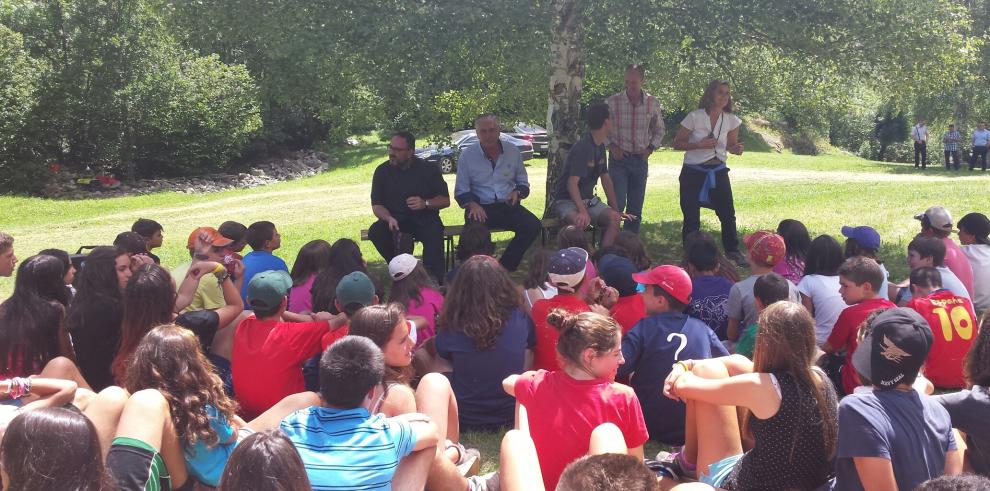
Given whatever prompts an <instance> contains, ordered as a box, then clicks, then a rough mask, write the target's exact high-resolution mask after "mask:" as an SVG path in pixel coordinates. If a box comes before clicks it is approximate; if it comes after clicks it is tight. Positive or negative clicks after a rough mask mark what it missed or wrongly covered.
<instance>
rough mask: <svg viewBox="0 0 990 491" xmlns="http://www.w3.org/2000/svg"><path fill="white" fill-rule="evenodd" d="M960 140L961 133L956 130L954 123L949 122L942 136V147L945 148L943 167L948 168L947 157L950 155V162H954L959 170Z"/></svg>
mask: <svg viewBox="0 0 990 491" xmlns="http://www.w3.org/2000/svg"><path fill="white" fill-rule="evenodd" d="M960 141H962V135H961V134H959V132H958V131H956V125H954V124H950V125H949V131H946V132H945V136H943V137H942V148H943V149H944V150H945V168H946V170H948V169H949V157H952V162H953V163H954V164H955V169H956V170H959V142H960Z"/></svg>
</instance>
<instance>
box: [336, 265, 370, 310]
mask: <svg viewBox="0 0 990 491" xmlns="http://www.w3.org/2000/svg"><path fill="white" fill-rule="evenodd" d="M336 293H337V301H338V302H340V305H341V306H344V307H346V306H348V305H351V304H354V303H356V304H360V305H364V306H368V305H371V302H373V301H374V300H375V285H374V283H372V282H371V278H368V275H366V274H364V273H362V272H360V271H355V272H353V273H351V274H349V275H347V276H345V277H343V278H341V279H340V282H339V283H337V292H336Z"/></svg>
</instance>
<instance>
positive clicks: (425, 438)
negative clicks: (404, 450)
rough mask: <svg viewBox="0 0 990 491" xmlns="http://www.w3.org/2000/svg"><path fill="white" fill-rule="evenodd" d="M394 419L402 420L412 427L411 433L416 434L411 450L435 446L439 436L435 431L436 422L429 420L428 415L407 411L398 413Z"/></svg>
mask: <svg viewBox="0 0 990 491" xmlns="http://www.w3.org/2000/svg"><path fill="white" fill-rule="evenodd" d="M394 419H399V420H403V421H405V422H406V423H408V424H409V427H410V428H412V431H413V433H414V434H415V435H416V445H415V446H413V452H415V451H417V450H423V449H427V448H436V446H437V442H438V441H440V437H439V433H438V432H437V425H436V423H434V422H433V421H432V420H430V417H429V416H427V415H425V414H419V413H409V414H400V415H398V416H396V417H395V418H394Z"/></svg>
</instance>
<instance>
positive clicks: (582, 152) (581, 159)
mask: <svg viewBox="0 0 990 491" xmlns="http://www.w3.org/2000/svg"><path fill="white" fill-rule="evenodd" d="M607 172H608V169H606V167H605V145H604V144H602V145H595V140H594V138H592V137H591V133H588V134H587V135H584V136H583V137H581V139H580V140H578V142H577V143H575V144H574V146H573V147H571V151H570V152H568V154H567V161H566V162H564V175H562V176H560V179H558V180H557V193H556V198H557V199H571V195H570V193H569V192H568V191H567V181H569V180H570V178H571V177H580V178H581V180H579V181H578V189H579V190H580V191H581V199H591V197H592V196H594V195H595V185H596V184H598V178H599V177H600V176H601V175H602V174H605V173H607Z"/></svg>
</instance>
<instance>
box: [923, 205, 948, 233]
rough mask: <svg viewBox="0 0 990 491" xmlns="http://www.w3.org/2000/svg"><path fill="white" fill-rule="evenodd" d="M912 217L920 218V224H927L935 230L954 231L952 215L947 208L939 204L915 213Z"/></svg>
mask: <svg viewBox="0 0 990 491" xmlns="http://www.w3.org/2000/svg"><path fill="white" fill-rule="evenodd" d="M914 219H915V220H921V224H922V225H927V226H929V227H931V228H934V229H937V230H943V231H945V232H955V230H953V229H952V215H951V214H950V213H949V210H946V209H945V208H943V207H941V206H933V207H931V208H929V209H927V210H925V212H924V213H919V214H917V215H915V216H914Z"/></svg>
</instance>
